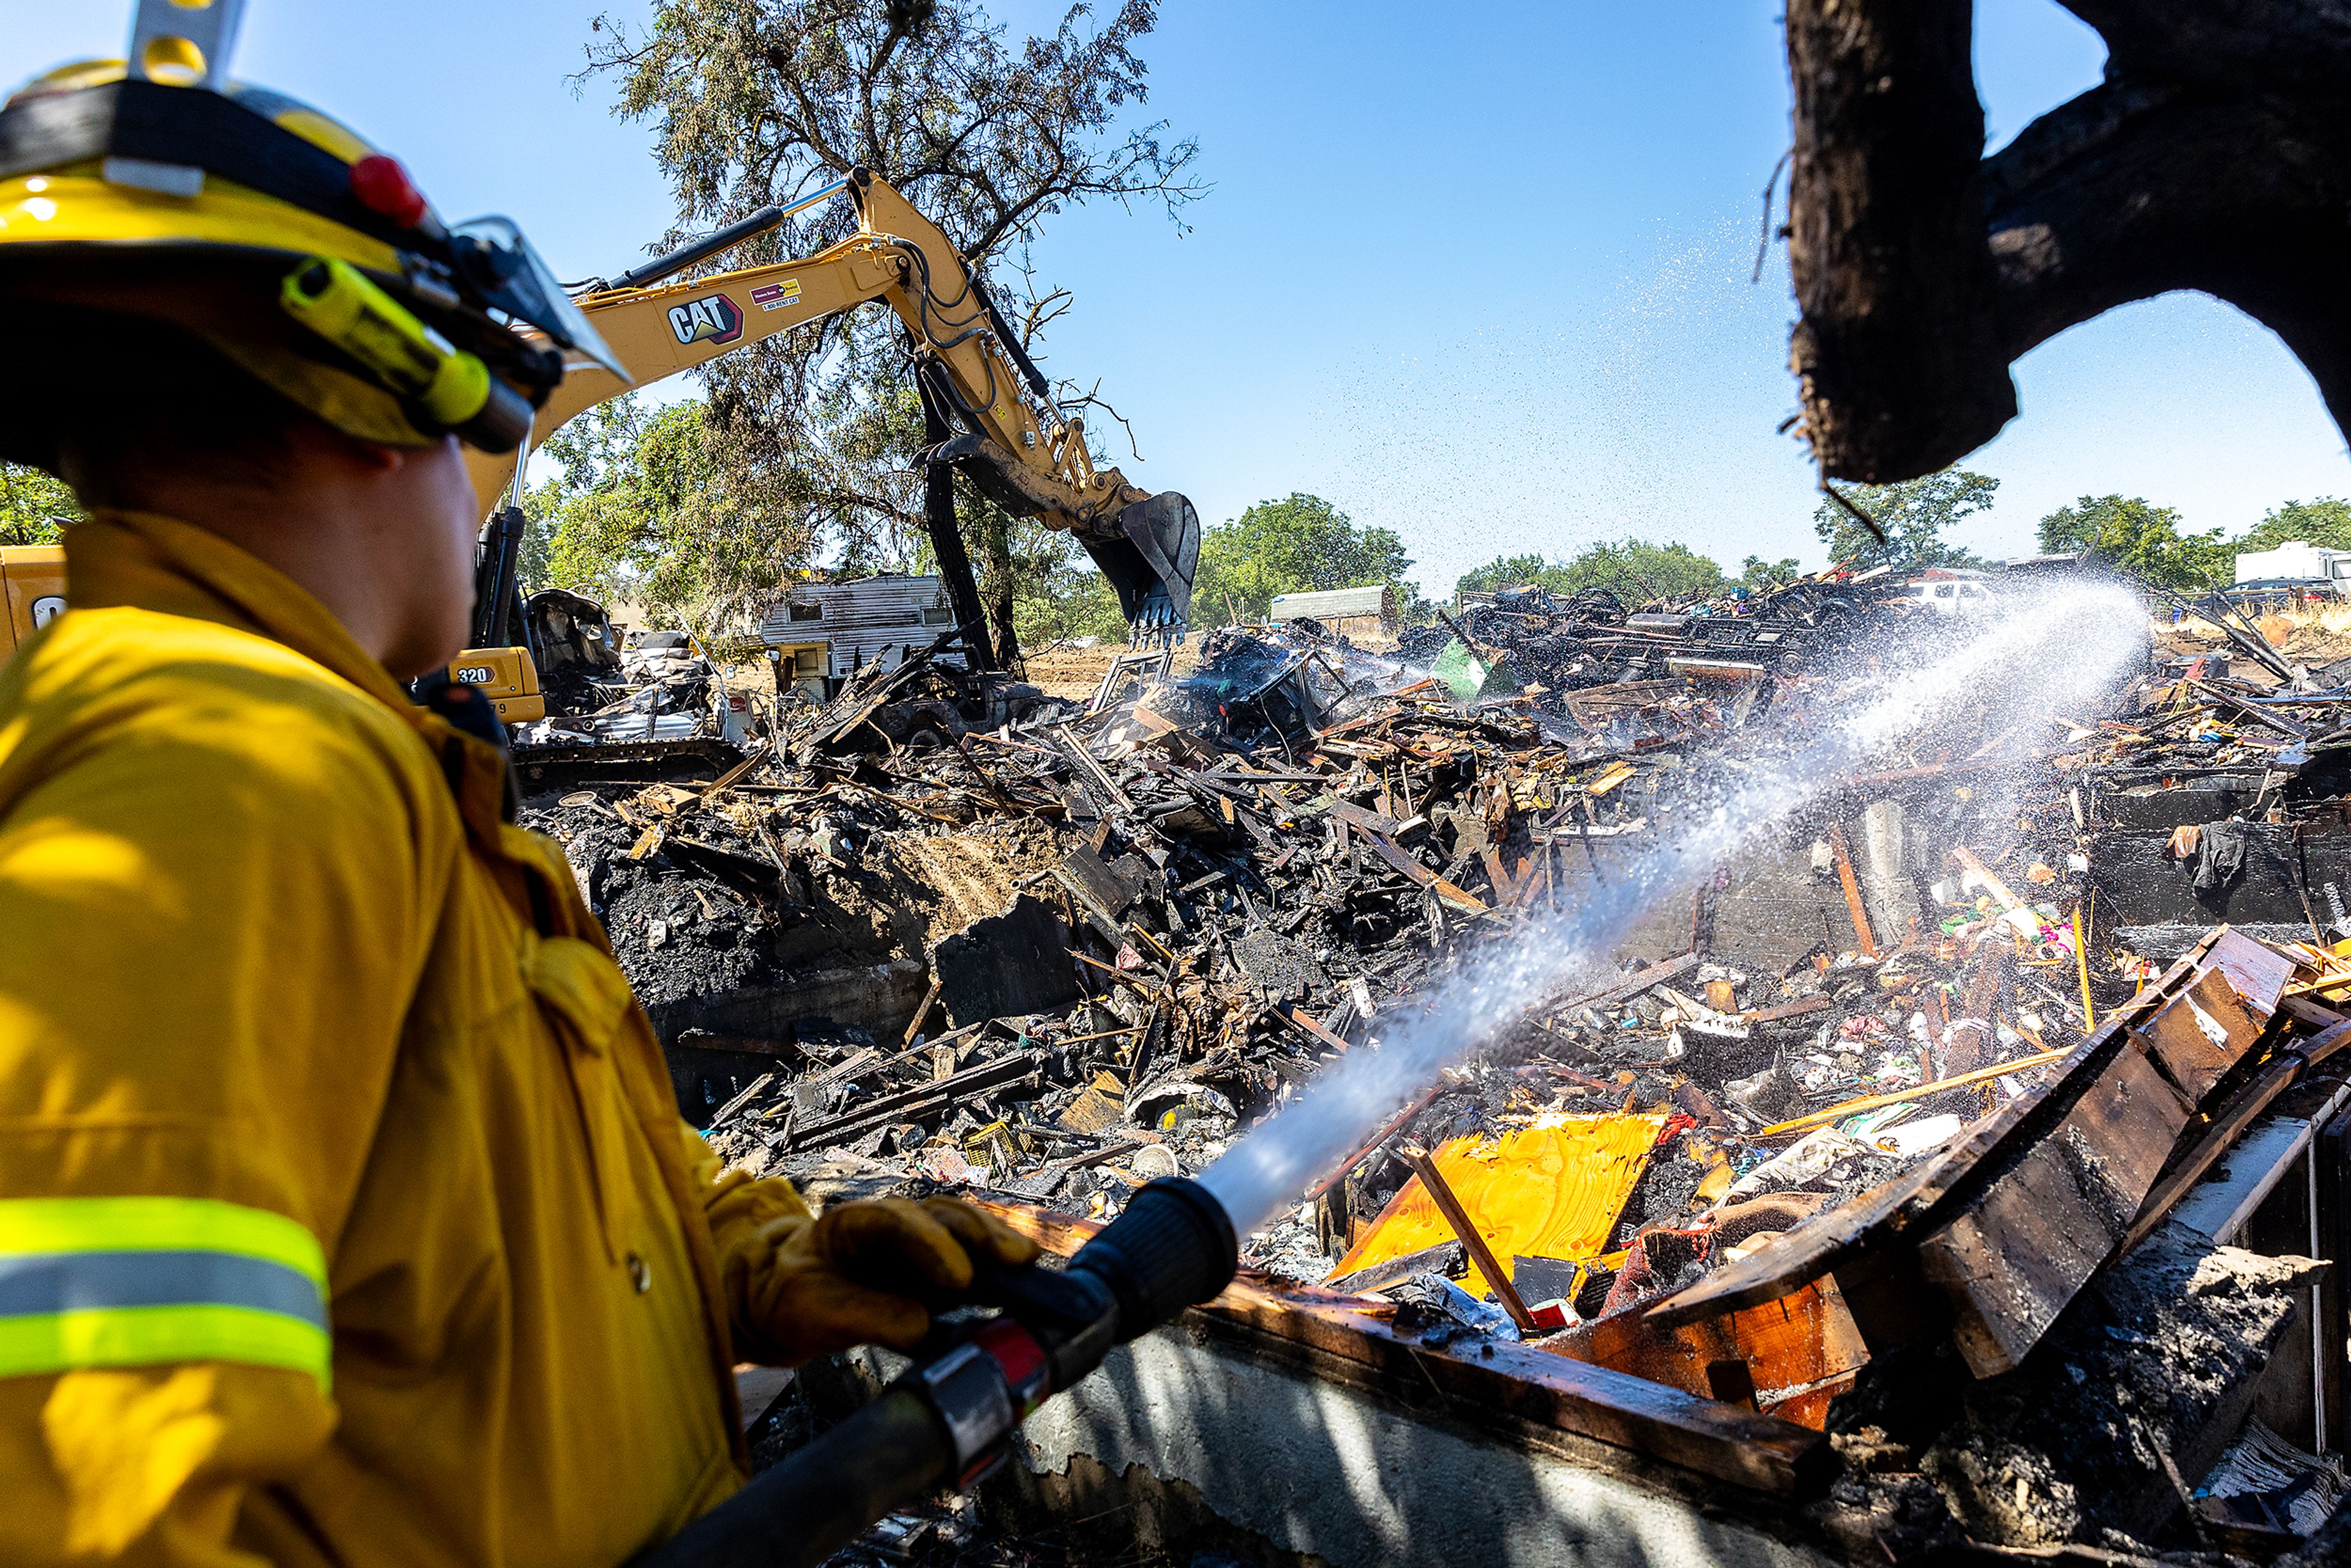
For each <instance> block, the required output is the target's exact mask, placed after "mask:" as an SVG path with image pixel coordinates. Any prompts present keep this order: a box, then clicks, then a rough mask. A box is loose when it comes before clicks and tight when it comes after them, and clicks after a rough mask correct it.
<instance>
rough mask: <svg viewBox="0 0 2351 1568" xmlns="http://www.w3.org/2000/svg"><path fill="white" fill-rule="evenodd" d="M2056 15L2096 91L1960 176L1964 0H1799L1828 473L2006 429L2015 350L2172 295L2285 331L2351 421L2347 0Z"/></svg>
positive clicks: (1800, 173)
mask: <svg viewBox="0 0 2351 1568" xmlns="http://www.w3.org/2000/svg"><path fill="white" fill-rule="evenodd" d="M2068 9H2070V10H2072V11H2073V12H2074V14H2075V15H2077V16H2081V17H2082V19H2083V20H2084V21H2085V22H2087V23H2089V24H2090V25H2091V26H2093V27H2095V28H2096V29H2097V30H2098V32H2099V33H2100V35H2101V36H2102V37H2104V38H2105V41H2106V44H2107V47H2108V50H2109V55H2110V59H2109V64H2108V67H2107V74H2106V80H2105V82H2104V83H2103V84H2101V85H2100V86H2099V87H2097V88H2095V89H2092V90H2090V91H2089V92H2086V93H2084V94H2083V95H2081V96H2080V97H2078V98H2076V99H2073V100H2072V101H2070V102H2068V103H2065V104H2063V105H2061V106H2059V107H2058V108H2056V109H2054V110H2051V111H2050V112H2049V113H2047V114H2045V115H2043V116H2042V117H2041V118H2040V119H2039V120H2035V121H2034V122H2033V123H2032V125H2031V126H2029V127H2027V128H2026V130H2025V131H2024V132H2023V133H2022V135H2020V136H2019V137H2018V138H2017V139H2016V141H2014V142H2013V143H2011V145H2010V146H2009V147H2007V148H2005V149H2003V150H2002V151H2001V152H2000V153H1999V155H1998V156H1996V157H1993V158H1991V159H1988V160H1982V161H1980V162H1977V161H1975V160H1974V159H1973V157H1972V155H1971V156H1970V161H1969V164H1968V167H1967V168H1966V169H1965V170H1964V171H1961V170H1959V169H1956V168H1955V167H1954V166H1953V162H1952V160H1953V158H1954V156H1955V153H1956V149H1957V147H1958V145H1959V142H1961V141H1966V140H1968V139H1970V138H1973V139H1974V141H1975V142H1976V143H1977V144H1978V145H1980V138H1981V135H1982V113H1981V110H1980V107H1979V106H1978V104H1977V102H1976V99H1975V89H1974V83H1973V76H1972V68H1971V64H1970V57H1969V53H1968V47H1967V43H1968V31H1969V22H1970V5H1969V4H1968V0H1791V4H1790V5H1789V7H1788V38H1789V64H1790V69H1791V73H1792V79H1793V81H1794V83H1795V88H1796V93H1795V102H1796V153H1795V162H1794V165H1793V171H1794V172H1793V178H1792V185H1791V194H1790V225H1791V237H1790V262H1791V265H1792V267H1793V269H1794V274H1795V279H1796V292H1797V299H1798V304H1799V306H1800V307H1801V308H1802V320H1801V321H1800V323H1799V325H1798V327H1797V329H1796V332H1795V334H1794V339H1793V356H1792V357H1793V361H1794V367H1795V369H1796V371H1797V372H1798V374H1799V376H1800V377H1801V378H1802V396H1803V401H1804V416H1805V425H1806V432H1807V434H1808V436H1809V438H1810V439H1811V441H1812V444H1813V453H1814V455H1815V457H1816V458H1817V459H1818V460H1819V462H1820V464H1821V468H1822V472H1823V475H1825V476H1829V477H1834V478H1845V479H1856V480H1865V481H1868V482H1871V483H1889V482H1892V481H1896V480H1900V479H1906V478H1914V477H1916V476H1919V475H1921V474H1927V473H1931V472H1933V471H1934V470H1936V469H1938V468H1940V467H1942V466H1944V465H1948V464H1949V463H1951V462H1954V461H1956V460H1958V459H1959V457H1962V456H1964V455H1966V454H1967V453H1969V452H1970V451H1972V450H1973V449H1974V448H1975V447H1977V446H1979V445H1980V444H1983V442H1985V441H1986V440H1988V439H1990V437H1991V435H1992V434H1994V433H1995V432H1996V431H1997V430H1998V429H1999V427H2000V425H2001V423H2005V421H2006V420H2007V419H2008V418H2010V417H2011V416H2012V415H2013V413H2014V412H2015V403H2014V395H2013V392H2012V390H2011V385H2010V383H2009V381H2008V375H2007V367H2008V365H2009V364H2010V363H2011V361H2014V360H2015V359H2017V358H2018V357H2020V356H2022V354H2024V353H2026V352H2028V351H2029V350H2032V348H2034V347H2036V346H2037V345H2039V344H2041V343H2043V342H2046V341H2047V340H2049V339H2051V338H2053V337H2054V336H2056V335H2057V334H2058V333H2060V332H2063V331H2064V330H2065V329H2067V328H2069V327H2073V326H2076V325H2078V324H2080V323H2081V322H2084V321H2086V320H2089V319H2091V318H2093V317H2095V316H2097V315H2099V314H2101V313H2102V312H2104V311H2106V310H2109V309H2112V308H2114V307H2116V306H2117V305H2122V304H2126V303H2128V302H2130V301H2132V300H2136V299H2144V298H2152V297H2153V296H2155V295H2158V294H2163V293H2168V292H2170V291H2172V290H2174V289H2193V290H2198V291H2200V292H2203V293H2207V294H2210V295H2212V296H2214V297H2216V298H2220V299H2223V300H2226V301H2227V302H2229V303H2230V304H2232V305H2234V306H2236V307H2237V308H2240V309H2241V310H2243V311H2245V312H2246V313H2247V314H2248V315H2250V316H2252V317H2253V318H2254V319H2257V320H2259V321H2261V322H2262V324H2263V325H2265V326H2267V327H2269V328H2270V329H2272V330H2273V331H2274V332H2276V333H2277V334H2278V336H2279V338H2280V339H2281V340H2283V341H2284V343H2285V344H2286V346H2287V348H2288V349H2290V350H2292V351H2293V352H2294V354H2295V356H2296V357H2297V358H2299V359H2300V360H2301V361H2302V362H2303V364H2304V367H2305V368H2306V369H2308V371H2310V373H2311V375H2312V377H2313V378H2314V381H2315V382H2317V385H2318V389H2319V392H2320V394H2321V395H2322V397H2324V398H2325V402H2326V405H2327V409H2328V412H2329V413H2332V414H2333V415H2334V417H2335V422H2336V423H2337V424H2338V425H2340V426H2343V427H2344V428H2345V429H2346V432H2351V300H2346V296H2345V292H2344V290H2343V289H2342V287H2341V286H2340V283H2339V280H2338V277H2337V275H2338V273H2339V269H2340V261H2339V258H2340V257H2341V256H2342V255H2344V254H2345V249H2346V245H2351V117H2346V116H2345V115H2344V114H2343V113H2342V107H2343V104H2344V101H2345V98H2346V92H2351V3H2346V0H2207V3H2205V4H2199V5H2177V4H2162V3H2158V0H2068Z"/></svg>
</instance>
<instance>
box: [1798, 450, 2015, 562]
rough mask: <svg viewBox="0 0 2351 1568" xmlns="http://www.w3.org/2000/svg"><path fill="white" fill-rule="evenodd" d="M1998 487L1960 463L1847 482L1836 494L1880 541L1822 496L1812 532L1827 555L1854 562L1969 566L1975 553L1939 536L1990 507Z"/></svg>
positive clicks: (1994, 480)
mask: <svg viewBox="0 0 2351 1568" xmlns="http://www.w3.org/2000/svg"><path fill="white" fill-rule="evenodd" d="M1999 488H2000V481H1999V480H1997V479H1995V478H1993V477H1992V476H1990V475H1989V474H1974V473H1970V472H1969V471H1968V470H1967V469H1965V468H1946V469H1944V470H1943V471H1942V472H1941V473H1940V474H1929V475H1928V476H1926V477H1925V478H1923V479H1906V480H1904V481H1903V482H1902V483H1901V484H1899V485H1855V486H1848V487H1847V488H1845V489H1844V490H1843V491H1842V492H1840V493H1841V494H1842V495H1843V496H1844V497H1845V499H1846V500H1848V501H1850V502H1852V503H1853V505H1854V506H1855V507H1858V508H1860V510H1861V511H1863V512H1865V513H1866V514H1867V515H1868V516H1869V517H1870V518H1871V519H1872V520H1873V521H1875V522H1876V524H1877V526H1878V528H1881V529H1883V530H1884V531H1885V534H1886V539H1885V541H1884V542H1883V543H1880V542H1879V541H1878V540H1877V539H1876V538H1874V537H1872V536H1871V534H1870V532H1869V530H1868V529H1866V528H1863V527H1862V526H1861V525H1860V524H1859V523H1857V522H1855V520H1854V519H1853V517H1851V516H1850V515H1849V514H1848V513H1847V512H1846V511H1845V509H1844V507H1840V506H1838V505H1837V504H1836V503H1835V502H1834V501H1832V500H1830V499H1828V498H1827V497H1822V499H1821V504H1820V507H1819V509H1818V510H1816V511H1814V512H1813V533H1814V534H1816V535H1818V536H1819V538H1820V539H1821V541H1822V542H1823V544H1825V545H1827V546H1828V547H1829V559H1832V560H1841V561H1847V562H1850V563H1851V564H1853V565H1854V566H1856V567H1872V566H1893V567H1896V568H1898V569H1900V570H1904V571H1916V570H1918V569H1919V568H1921V567H1928V566H1972V565H1974V564H1975V562H1976V559H1977V557H1976V554H1975V552H1974V551H1972V550H1970V549H1964V548H1962V547H1960V546H1959V545H1955V544H1952V543H1950V542H1949V541H1948V540H1947V539H1945V538H1944V537H1943V536H1944V535H1945V534H1946V533H1948V532H1949V530H1950V529H1952V528H1956V527H1957V526H1958V525H1959V523H1960V522H1961V521H1962V520H1963V519H1965V518H1968V517H1973V516H1974V515H1975V514H1976V513H1978V512H1980V511H1982V510H1984V509H1985V508H1986V507H1990V506H1991V502H1992V495H1993V493H1994V492H1995V491H1997V490H1998V489H1999Z"/></svg>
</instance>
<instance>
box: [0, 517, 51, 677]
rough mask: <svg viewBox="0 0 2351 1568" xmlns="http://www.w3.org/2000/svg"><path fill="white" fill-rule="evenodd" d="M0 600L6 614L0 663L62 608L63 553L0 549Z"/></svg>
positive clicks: (0, 624)
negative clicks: (5, 634) (2, 601)
mask: <svg viewBox="0 0 2351 1568" xmlns="http://www.w3.org/2000/svg"><path fill="white" fill-rule="evenodd" d="M0 599H5V609H6V611H7V613H6V614H5V615H0V629H5V632H7V640H6V641H5V643H0V661H5V659H6V658H7V657H8V655H10V654H12V653H15V652H16V650H17V649H18V648H20V647H22V646H23V645H24V643H25V639H26V638H27V637H30V636H31V635H32V634H33V633H34V632H37V631H38V630H40V629H41V628H42V627H44V626H46V625H47V624H48V623H49V622H50V621H51V620H52V619H54V618H55V617H56V616H57V612H60V611H62V610H63V609H65V607H66V552H65V551H64V550H63V549H60V548H59V547H57V546H56V545H14V546H11V547H9V548H8V549H0Z"/></svg>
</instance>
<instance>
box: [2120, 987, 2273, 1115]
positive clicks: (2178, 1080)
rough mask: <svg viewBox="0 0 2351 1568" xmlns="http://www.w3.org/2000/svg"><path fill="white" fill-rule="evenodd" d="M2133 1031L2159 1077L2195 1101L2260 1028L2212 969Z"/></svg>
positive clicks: (2239, 1055)
mask: <svg viewBox="0 0 2351 1568" xmlns="http://www.w3.org/2000/svg"><path fill="white" fill-rule="evenodd" d="M2133 1032H2134V1033H2136V1034H2137V1036H2138V1037H2139V1038H2140V1039H2141V1040H2143V1041H2145V1042H2146V1045H2147V1054H2148V1055H2149V1056H2150V1057H2152V1058H2153V1059H2154V1061H2155V1064H2156V1065H2157V1066H2158V1067H2159V1068H2161V1069H2162V1070H2163V1073H2164V1076H2165V1077H2167V1078H2168V1079H2170V1080H2171V1082H2173V1083H2175V1084H2176V1085H2178V1086H2179V1092H2181V1093H2182V1094H2184V1095H2186V1096H2187V1098H2188V1103H2189V1104H2190V1105H2196V1104H2200V1103H2203V1099H2204V1096H2205V1095H2207V1094H2209V1093H2210V1092H2212V1086H2213V1085H2214V1084H2215V1083H2218V1082H2220V1078H2221V1076H2222V1075H2223V1074H2224V1073H2226V1072H2227V1071H2229V1069H2231V1067H2234V1066H2235V1065H2236V1064H2237V1062H2238V1061H2240V1060H2241V1058H2242V1057H2243V1056H2244V1054H2245V1052H2246V1051H2249V1050H2251V1049H2252V1044H2253V1041H2254V1040H2256V1039H2258V1038H2259V1037H2260V1035H2261V1032H2262V1026H2261V1025H2260V1024H2259V1023H2257V1022H2255V1021H2254V1019H2253V1016H2252V1013H2250V1012H2248V1011H2246V1010H2245V1007H2244V1004H2243V1003H2241V1002H2240V1001H2239V1000H2238V999H2237V991H2236V988H2235V987H2234V986H2233V985H2231V983H2230V980H2229V977H2227V976H2226V975H2224V974H2222V973H2221V972H2220V970H2219V969H2218V968H2213V969H2208V970H2206V971H2205V972H2204V973H2203V974H2202V975H2200V976H2199V977H2197V981H2196V983H2195V984H2194V985H2193V986H2190V987H2189V988H2187V989H2186V990H2184V991H2182V992H2181V993H2180V994H2179V995H2178V996H2176V997H2174V998H2171V999H2170V1000H2169V1001H2168V1002H2166V1003H2165V1004H2164V1005H2163V1006H2161V1007H2160V1008H2158V1009H2156V1010H2155V1013H2154V1016H2152V1017H2150V1018H2149V1019H2147V1021H2146V1022H2145V1023H2143V1024H2141V1025H2139V1027H2138V1028H2137V1030H2134V1031H2133Z"/></svg>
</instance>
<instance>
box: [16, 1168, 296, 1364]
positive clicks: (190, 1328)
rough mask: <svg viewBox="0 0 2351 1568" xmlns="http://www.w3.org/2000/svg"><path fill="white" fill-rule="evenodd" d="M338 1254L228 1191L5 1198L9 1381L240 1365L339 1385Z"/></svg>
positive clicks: (289, 1222) (289, 1223)
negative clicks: (334, 1287)
mask: <svg viewBox="0 0 2351 1568" xmlns="http://www.w3.org/2000/svg"><path fill="white" fill-rule="evenodd" d="M326 1279H327V1269H326V1259H325V1256H324V1254H323V1253H322V1252H321V1251H320V1249H319V1243H318V1240H317V1239H316V1238H314V1237H312V1236H311V1234H310V1233H309V1232H308V1230H306V1229H304V1228H302V1227H301V1226H300V1225H298V1224H297V1223H295V1222H294V1221H293V1220H291V1219H288V1218H286V1217H285V1216H284V1215H281V1214H272V1213H270V1212H268V1211H267V1210H266V1209H258V1208H247V1207H243V1206H242V1205H238V1204H232V1203H223V1202H220V1201H219V1200H217V1199H214V1198H183V1197H43V1198H10V1199H0V1377H21V1376H29V1375H37V1374H46V1373H54V1372H68V1371H72V1370H76V1369H78V1368H83V1367H102V1366H138V1365H153V1364H158V1363H162V1362H173V1361H235V1362H245V1363H247V1364H255V1365H262V1366H278V1367H285V1368H287V1369H289V1370H292V1371H297V1372H307V1373H309V1374H310V1375H312V1376H314V1377H316V1378H317V1379H318V1380H319V1385H320V1386H321V1387H322V1388H323V1387H324V1386H325V1385H326V1384H327V1381H328V1367H329V1340H328V1334H327V1301H326Z"/></svg>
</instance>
